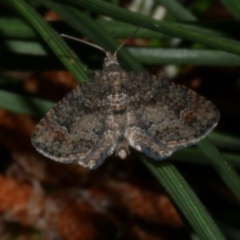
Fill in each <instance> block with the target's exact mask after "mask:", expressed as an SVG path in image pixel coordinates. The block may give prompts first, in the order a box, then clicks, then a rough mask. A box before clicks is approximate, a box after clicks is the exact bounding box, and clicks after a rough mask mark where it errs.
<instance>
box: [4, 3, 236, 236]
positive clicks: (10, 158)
mask: <svg viewBox="0 0 240 240" xmlns="http://www.w3.org/2000/svg"><path fill="white" fill-rule="evenodd" d="M50 2H51V3H52V5H51V6H50V5H48V4H47V3H46V1H40V2H39V1H35V0H32V1H22V0H19V1H14V0H9V1H7V0H6V1H2V3H0V4H1V8H0V36H1V38H0V69H1V72H0V239H1V240H10V239H11V240H12V239H21V240H23V239H26V240H31V239H34V240H35V239H36V240H40V239H64V240H65V239H66V240H78V239H79V240H81V239H84V240H95V239H120V240H121V239H136V240H145V239H148V240H172V239H178V240H180V239H192V240H193V239H202V238H200V237H199V235H198V234H197V233H196V232H195V231H194V230H193V228H192V225H191V223H189V221H187V220H186V217H185V213H184V212H182V210H180V209H179V207H178V205H177V204H176V201H172V198H171V197H170V196H169V194H168V193H167V192H166V191H165V189H164V188H163V187H162V185H161V184H159V182H158V181H157V179H156V178H155V177H154V176H153V174H152V173H151V172H150V171H149V170H148V169H147V168H146V166H145V165H144V164H143V163H142V161H141V160H140V159H139V157H138V155H137V154H136V152H134V151H131V155H130V156H129V157H128V159H126V160H124V161H123V160H120V159H119V158H117V157H115V156H111V157H109V158H108V159H107V160H106V161H105V162H104V164H103V165H102V166H100V167H99V168H98V169H97V170H94V171H91V170H88V169H85V168H83V167H81V166H78V165H76V164H68V165H64V164H61V163H57V162H54V161H52V160H49V159H47V158H45V157H43V156H42V155H40V154H38V153H37V152H36V150H35V149H34V148H33V147H32V145H31V141H30V138H31V134H32V131H33V129H34V127H35V126H36V124H37V122H38V121H39V120H40V119H41V118H42V117H43V116H44V115H45V114H46V112H47V111H48V110H49V109H50V108H51V106H52V105H53V104H54V103H55V102H57V101H59V100H60V99H61V98H62V97H64V96H65V95H66V94H67V93H68V92H69V91H71V90H72V89H73V88H74V87H76V86H77V84H79V83H78V82H77V80H76V76H75V75H74V74H71V73H70V72H69V71H68V70H66V67H65V66H64V65H63V63H62V60H61V58H62V57H65V56H62V55H61V54H60V55H59V54H56V52H55V54H54V50H53V49H52V48H51V47H49V45H48V43H49V42H51V41H52V40H53V39H46V38H45V41H44V40H43V39H42V38H41V36H40V34H39V33H38V32H37V30H36V29H35V28H34V27H33V25H34V24H33V22H31V21H28V20H26V19H27V18H26V19H25V18H24V17H23V16H24V14H23V12H21V11H20V10H19V8H18V7H19V6H21V7H22V8H25V9H27V8H26V7H25V5H28V4H29V5H30V6H31V7H32V8H33V9H35V11H36V12H38V13H39V14H40V15H41V16H42V18H43V19H45V20H46V21H47V22H48V23H49V24H50V26H51V27H52V28H53V29H54V30H55V31H56V32H58V33H65V34H69V35H72V36H75V37H79V38H81V39H84V40H86V41H88V40H89V39H90V40H91V41H92V42H94V40H93V38H91V36H86V34H85V31H86V30H85V31H84V30H82V27H83V26H82V25H84V24H83V22H81V21H79V20H78V19H77V17H76V18H75V19H71V18H69V17H68V15H64V11H66V14H67V11H68V10H69V9H68V8H67V7H65V6H67V5H68V2H66V1H65V3H63V5H61V4H62V3H59V2H58V1H48V3H50ZM63 2H64V1H63ZM70 2H71V1H69V4H70ZM80 2H81V1H80ZM96 2H99V0H98V1H96ZM101 2H104V3H107V4H109V6H114V7H119V8H122V9H125V10H129V11H131V12H135V13H137V14H139V15H142V16H146V17H149V18H152V19H156V20H159V21H160V22H162V21H165V22H166V23H167V24H169V25H168V26H175V27H176V31H175V32H174V31H173V33H172V34H167V33H166V32H162V33H160V32H156V31H151V30H149V29H145V28H142V29H140V30H139V31H138V32H137V33H136V34H134V36H132V37H131V38H130V39H129V40H128V41H127V42H126V44H125V45H124V48H126V49H127V50H128V51H129V52H130V53H131V54H132V56H133V57H135V59H137V60H138V61H139V66H140V65H141V67H142V71H148V72H149V73H151V74H153V75H157V76H159V77H164V78H167V79H169V81H174V82H176V83H178V84H182V85H185V86H187V87H188V88H191V89H193V90H194V91H196V92H198V93H199V94H201V95H203V96H204V97H206V98H207V99H209V100H210V101H212V102H213V103H214V104H215V105H216V106H217V108H218V109H219V111H220V114H221V119H220V122H219V124H218V126H217V127H216V129H215V130H214V131H213V132H212V133H211V134H210V135H209V138H208V140H209V141H210V142H211V143H212V145H213V147H214V150H216V151H217V154H220V156H221V158H222V159H224V161H227V162H228V163H229V165H230V166H231V167H232V169H233V171H234V173H235V174H236V176H237V171H238V168H239V167H240V124H239V123H240V72H239V65H240V57H239V56H238V55H237V54H240V50H239V49H240V44H239V37H240V35H239V28H240V23H239V19H240V9H238V8H239V4H237V1H233V0H231V1H228V3H226V1H223V0H222V1H217V0H181V1H180V0H179V1H160V0H159V1H157V0H155V1H154V0H109V1H101ZM45 3H46V4H45ZM21 4H22V5H21ZM54 4H55V5H54ZM64 4H65V5H64ZM89 4H91V1H89ZM231 4H232V5H231ZM234 4H235V5H234ZM29 5H28V6H29ZM104 6H105V5H103V7H104ZM234 6H235V7H234ZM59 9H60V10H59ZM28 11H29V13H30V10H28ZM61 11H62V12H61ZM71 11H78V12H76V13H78V14H82V15H84V16H85V17H87V18H89V19H91V20H92V21H94V22H95V23H96V24H97V26H98V28H99V29H100V30H101V29H104V30H105V31H106V32H108V34H109V35H110V36H111V37H112V38H113V39H114V38H115V39H116V40H118V43H117V44H118V45H119V44H120V43H121V42H123V41H124V40H125V39H126V38H127V37H129V36H130V35H131V34H132V33H133V32H134V30H135V29H136V28H137V27H136V24H135V26H134V25H131V24H130V23H131V22H130V20H129V23H126V22H123V21H121V20H119V19H114V18H113V17H111V14H109V15H107V14H103V13H102V12H101V11H100V10H99V12H97V11H96V10H95V11H93V10H89V9H88V8H87V7H84V6H82V7H80V6H74V5H71ZM109 11H110V12H111V10H109ZM61 13H62V14H61ZM76 16H77V15H76ZM79 16H80V15H79ZM116 20H118V21H116ZM143 22H144V19H143ZM71 24H72V25H71ZM78 24H79V25H78ZM178 24H179V25H178ZM78 26H79V32H77V31H76V28H78ZM85 27H86V29H87V30H88V29H90V25H89V26H88V25H86V26H85ZM178 27H179V33H178V32H177V30H178ZM184 29H186V31H190V32H191V31H193V32H195V31H196V32H198V31H199V32H200V33H201V34H202V35H201V34H200V35H199V39H200V38H201V37H202V36H205V37H207V38H208V39H207V40H206V45H204V44H203V41H205V40H199V42H198V41H194V40H193V39H192V40H190V37H189V38H188V36H187V35H186V37H183V38H181V37H180V35H181V34H182V36H183V35H184V34H185V33H186V34H187V32H184ZM89 31H90V30H89ZM180 31H182V32H181V34H180ZM189 36H190V35H189ZM226 39H227V40H226ZM65 41H66V42H67V43H68V45H69V46H70V49H71V51H72V52H74V53H75V54H76V55H77V56H79V58H80V59H81V61H82V62H83V66H85V67H87V68H88V69H89V70H88V71H86V72H87V74H88V76H90V75H91V71H95V70H101V69H102V63H103V59H104V57H105V56H104V53H103V52H101V51H99V50H97V49H94V48H92V47H90V46H88V45H85V44H82V43H78V42H74V41H71V40H67V39H66V40H65ZM96 41H97V40H96ZM201 41H202V42H201ZM94 43H96V44H99V45H101V46H102V47H104V48H106V50H109V49H107V48H108V46H107V47H105V46H103V45H102V44H101V43H99V42H94ZM214 44H215V45H214ZM238 45H239V48H238ZM114 49H116V48H114V47H112V51H113V50H114ZM224 50H225V51H224ZM71 51H70V52H71ZM235 51H236V52H235ZM237 51H239V52H237ZM234 53H236V55H235V54H234ZM119 55H120V56H119V60H120V62H121V63H122V65H123V67H124V68H126V69H128V70H133V69H134V68H135V69H134V70H136V68H137V66H135V67H134V66H129V65H128V62H127V61H125V59H124V58H122V55H121V54H119ZM67 57H68V56H66V57H65V58H67ZM74 60H75V59H74ZM77 61H78V60H77ZM79 61H80V60H79ZM129 61H130V62H133V61H131V59H130V60H129ZM143 68H144V70H143ZM85 79H86V78H85ZM78 80H79V79H78ZM202 148H204V146H202V147H201V146H200V147H196V146H193V147H190V148H187V149H183V150H180V151H178V152H176V153H174V154H173V155H172V156H171V157H170V158H169V159H167V160H166V161H169V162H171V163H172V164H173V165H174V166H176V167H177V169H178V170H179V172H180V173H181V174H182V176H183V177H184V178H185V180H186V181H187V182H188V184H189V185H190V186H191V188H192V189H193V191H194V192H195V193H196V195H197V196H198V198H199V199H200V201H201V202H202V204H203V205H204V206H205V208H206V210H207V211H208V213H209V214H210V216H211V217H212V218H213V219H214V221H215V222H216V224H217V226H218V228H219V229H220V231H221V232H222V233H223V234H224V235H225V236H226V238H227V239H230V240H238V239H240V209H239V196H240V192H239V191H240V189H239V188H238V187H237V186H240V185H238V182H237V180H238V179H237V177H238V176H237V177H236V181H235V180H234V181H235V184H236V186H235V185H234V184H233V185H232V188H231V187H229V185H228V186H227V184H226V182H224V181H225V179H226V178H227V174H229V173H226V175H225V172H224V171H223V172H222V170H221V169H220V168H217V169H216V168H214V167H212V164H211V161H210V160H209V156H207V155H205V154H204V151H202ZM217 156H218V155H217ZM222 166H223V165H222ZM223 168H224V167H223ZM225 168H228V167H227V166H226V167H225ZM225 176H226V177H225ZM234 176H235V175H234ZM230 181H231V180H230ZM228 183H229V184H230V185H231V184H232V183H231V182H228ZM239 183H240V182H239ZM185 205H188V202H186V203H185ZM206 231H207V230H206ZM205 239H211V238H205ZM212 239H218V238H217V237H213V238H212Z"/></svg>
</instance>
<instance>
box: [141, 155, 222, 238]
mask: <svg viewBox="0 0 240 240" xmlns="http://www.w3.org/2000/svg"><path fill="white" fill-rule="evenodd" d="M139 158H141V160H142V161H143V162H144V163H145V165H146V166H147V167H148V168H149V170H150V171H151V172H152V173H153V175H154V176H155V177H156V178H157V180H158V181H159V182H160V183H161V184H162V185H163V187H164V188H165V189H166V191H167V192H168V194H169V195H170V196H171V198H172V199H173V200H174V202H175V204H176V205H177V206H178V208H179V209H180V210H181V212H182V213H183V214H184V216H185V217H186V219H187V220H188V222H189V223H190V224H191V226H192V227H193V229H194V230H195V231H196V233H197V234H198V235H199V237H200V239H204V240H206V239H208V240H220V239H225V237H224V236H223V235H222V233H221V232H220V231H219V229H218V228H217V226H216V224H215V223H214V222H213V220H212V218H211V217H210V215H209V214H208V213H207V212H206V210H205V208H204V207H203V206H202V204H201V202H200V201H199V199H198V198H197V197H196V195H195V194H194V192H193V191H192V190H191V188H190V187H189V186H188V184H187V182H186V181H185V180H184V178H183V177H182V176H181V175H180V174H179V172H178V171H177V169H176V168H175V167H174V166H173V165H171V164H169V163H165V164H159V163H156V162H155V163H154V162H153V161H152V160H148V159H147V158H145V157H144V156H143V155H142V154H141V155H140V154H139Z"/></svg>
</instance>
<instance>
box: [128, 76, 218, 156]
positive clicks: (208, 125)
mask: <svg viewBox="0 0 240 240" xmlns="http://www.w3.org/2000/svg"><path fill="white" fill-rule="evenodd" d="M128 78H129V81H131V85H130V87H129V89H128V91H129V92H130V93H129V94H131V93H134V92H135V91H136V90H137V89H138V91H136V94H135V96H134V97H132V100H131V101H132V102H131V106H132V108H133V112H134V114H135V126H132V127H129V128H128V129H127V136H128V140H129V143H130V145H131V146H132V147H133V148H135V149H137V150H139V151H142V152H144V153H145V154H146V155H148V156H150V157H152V158H155V159H162V158H165V157H167V156H169V155H171V154H172V152H174V151H175V150H177V149H180V148H183V147H187V146H190V145H193V144H195V143H196V142H198V141H199V140H201V139H202V138H204V137H205V136H206V135H207V134H208V133H209V132H210V131H211V130H212V129H213V128H214V127H215V126H216V124H217V122H218V120H219V117H220V115H219V112H218V110H217V108H216V107H215V106H214V105H213V104H212V103H211V102H210V101H208V100H207V99H205V98H204V97H202V96H200V95H199V94H197V93H195V92H194V91H192V90H190V89H188V88H186V87H184V86H181V85H178V84H175V83H170V82H168V81H164V80H161V79H156V78H155V77H153V76H150V75H148V74H144V73H129V74H128Z"/></svg>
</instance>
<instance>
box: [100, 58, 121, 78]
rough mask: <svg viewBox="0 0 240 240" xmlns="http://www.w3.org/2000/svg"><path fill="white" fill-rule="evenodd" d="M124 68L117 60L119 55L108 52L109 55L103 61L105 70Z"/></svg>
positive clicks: (108, 71)
mask: <svg viewBox="0 0 240 240" xmlns="http://www.w3.org/2000/svg"><path fill="white" fill-rule="evenodd" d="M121 69H122V68H121V66H120V64H119V62H118V60H117V57H116V56H115V55H112V54H110V53H109V54H108V56H107V57H106V58H105V59H104V63H103V71H104V72H106V73H112V72H118V71H120V70H121Z"/></svg>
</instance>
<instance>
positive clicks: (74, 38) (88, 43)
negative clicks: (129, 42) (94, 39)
mask: <svg viewBox="0 0 240 240" xmlns="http://www.w3.org/2000/svg"><path fill="white" fill-rule="evenodd" d="M60 36H61V37H64V38H68V39H72V40H74V41H77V42H81V43H85V44H87V45H89V46H92V47H95V48H97V49H99V50H101V51H103V52H104V53H105V54H106V55H107V56H108V55H109V53H108V52H107V51H105V50H104V49H103V48H101V47H100V46H98V45H96V44H93V43H90V42H86V41H84V40H81V39H79V38H76V37H72V36H70V35H66V34H62V33H61V34H60Z"/></svg>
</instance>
